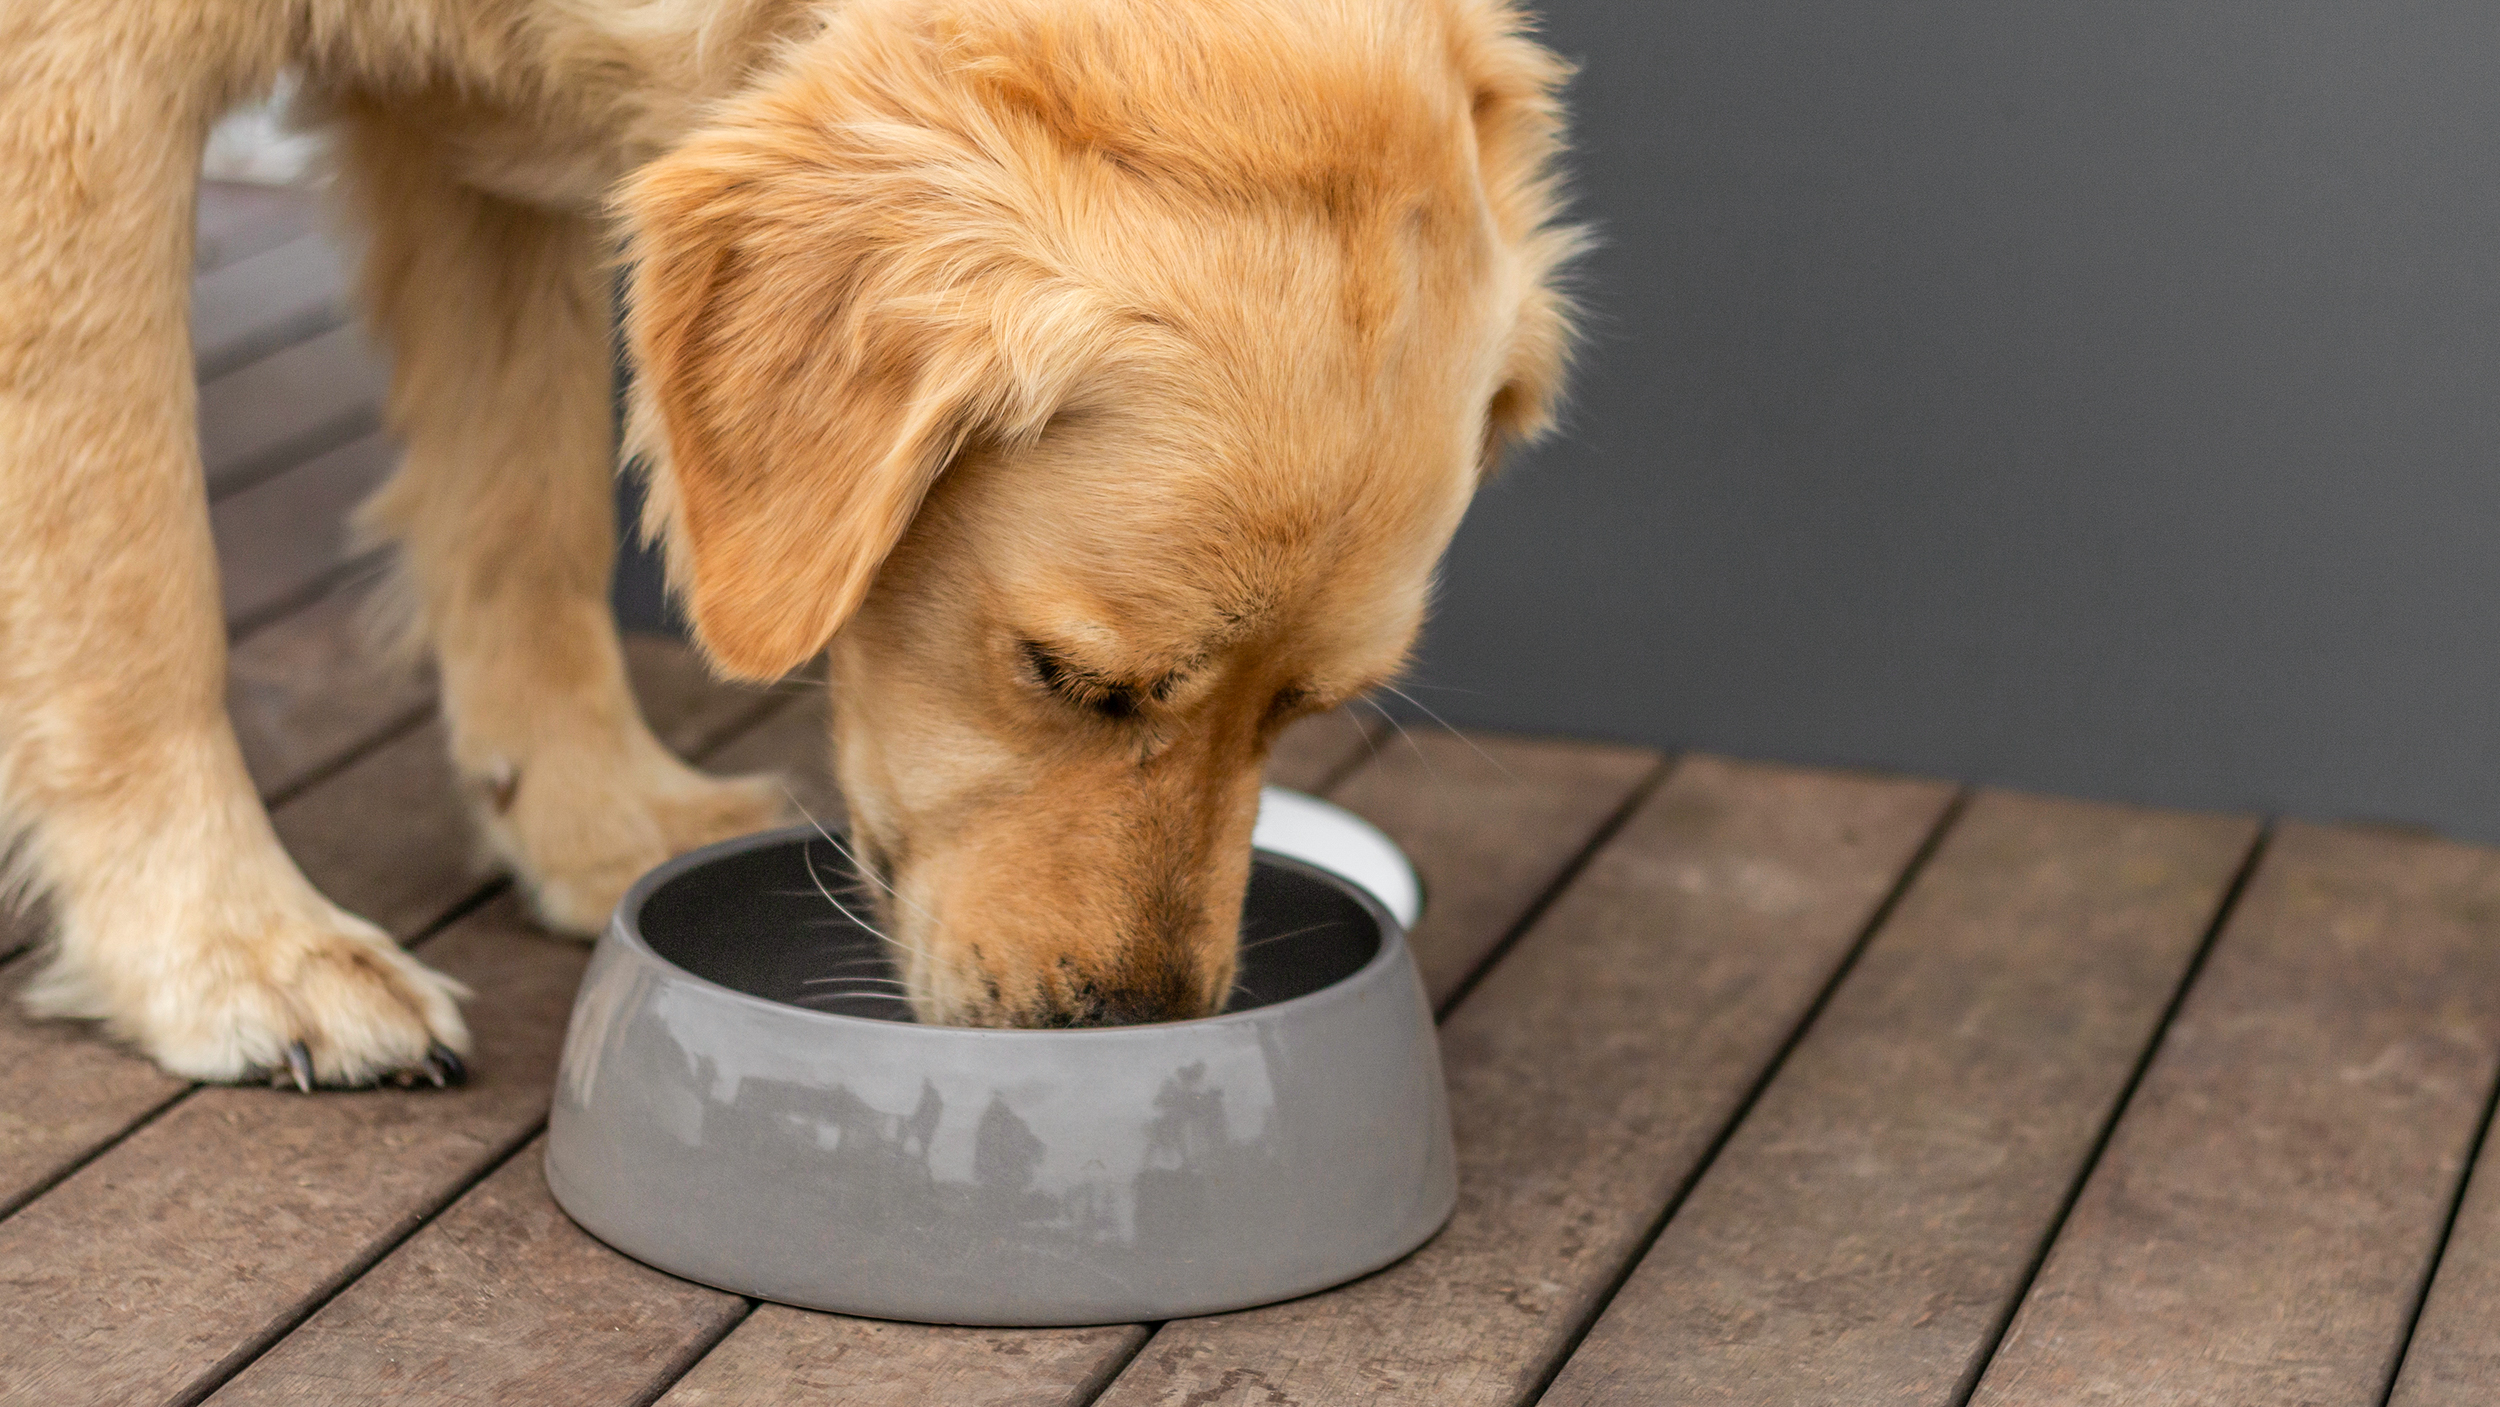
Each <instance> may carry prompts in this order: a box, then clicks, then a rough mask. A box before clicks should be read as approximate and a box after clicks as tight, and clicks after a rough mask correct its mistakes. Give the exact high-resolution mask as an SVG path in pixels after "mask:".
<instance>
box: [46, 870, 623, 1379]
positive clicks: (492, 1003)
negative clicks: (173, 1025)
mask: <svg viewBox="0 0 2500 1407" xmlns="http://www.w3.org/2000/svg"><path fill="white" fill-rule="evenodd" d="M423 951H424V954H425V958H426V961H427V962H429V963H432V964H434V965H436V966H438V967H440V968H441V969H443V970H444V971H446V972H449V973H451V974H452V975H453V976H455V977H458V978H460V979H461V980H463V981H465V982H467V983H468V984H469V985H470V986H471V987H473V988H474V989H476V992H477V997H476V999H475V1000H474V1001H472V1002H471V1003H470V1004H469V1006H468V1015H469V1023H470V1026H471V1029H472V1030H473V1031H474V1032H475V1033H476V1037H477V1053H476V1058H475V1059H474V1060H472V1061H471V1069H472V1071H473V1072H474V1073H473V1076H472V1078H471V1080H470V1082H469V1084H468V1085H467V1086H465V1087H463V1088H460V1089H456V1090H448V1091H437V1090H423V1091H399V1090H375V1091H366V1092H361V1093H353V1094H324V1095H320V1096H317V1097H313V1098H305V1097H303V1096H292V1097H290V1096H285V1095H280V1094H277V1093H274V1092H272V1091H269V1090H252V1089H228V1088H204V1089H200V1090H198V1091H196V1092H195V1093H193V1094H192V1095H191V1096H190V1097H188V1098H185V1099H183V1100H181V1101H179V1102H177V1103H176V1104H174V1105H173V1106H172V1107H171V1108H170V1109H168V1110H167V1111H166V1112H165V1113H164V1114H162V1115H161V1116H159V1117H158V1118H157V1119H155V1120H154V1121H153V1122H151V1123H149V1124H147V1125H146V1126H144V1127H142V1128H140V1129H139V1130H137V1131H136V1132H134V1133H132V1134H131V1135H130V1136H129V1137H127V1138H126V1139H124V1140H123V1141H122V1142H120V1143H119V1144H117V1145H115V1146H114V1147H113V1148H111V1149H110V1150H108V1151H106V1152H105V1153H104V1154H103V1155H102V1156H100V1157H98V1158H97V1159H96V1160H95V1161H93V1162H91V1163H88V1164H87V1165H86V1166H85V1167H83V1168H80V1169H79V1170H78V1171H77V1172H76V1173H74V1174H72V1175H71V1176H69V1177H68V1178H67V1179H65V1180H64V1181H62V1182H61V1184H60V1185H59V1186H57V1187H54V1188H53V1189H52V1190H51V1191H49V1192H47V1193H45V1194H44V1195H43V1196H41V1197H38V1198H36V1199H35V1200H34V1201H33V1202H30V1203H28V1204H27V1205H26V1206H25V1207H24V1208H23V1209H22V1210H20V1211H19V1212H18V1213H17V1214H16V1215H15V1216H12V1217H10V1218H9V1219H8V1220H6V1221H0V1343H6V1344H8V1345H9V1360H10V1371H9V1372H8V1373H6V1374H0V1403H11V1404H14V1403H26V1404H30V1405H34V1404H40V1407H57V1404H60V1403H69V1402H96V1403H105V1402H110V1403H116V1404H134V1407H135V1404H142V1403H156V1402H167V1401H173V1400H179V1399H182V1398H184V1397H186V1396H188V1395H190V1394H192V1393H194V1392H195V1391H196V1390H197V1389H199V1388H200V1387H203V1386H205V1385H209V1384H213V1383H215V1382H217V1381H218V1380H220V1379H221V1378H222V1377H224V1376H225V1375H226V1374H227V1373H229V1372H231V1371H232V1370H233V1369H234V1368H236V1367H239V1366H240V1365H241V1364H243V1363H244V1362H246V1361H248V1360H249V1359H250V1358H251V1357H252V1356H253V1355H254V1354H255V1353H257V1352H258V1350H259V1349H260V1347H261V1346H262V1345H264V1344H265V1343H267V1342H268V1341H270V1340H271V1339H272V1338H274V1337H275V1336H276V1335H277V1334H279V1333H281V1332H283V1331H284V1329H285V1328H286V1327H288V1326H289V1325H290V1324H292V1323H293V1322H295V1320H296V1319H297V1318H299V1317H300V1316H301V1315H302V1314H303V1313H304V1312H305V1310H306V1309H308V1308H309V1307H311V1306H312V1305H314V1304H316V1303H318V1302H319V1300H320V1299H321V1298H322V1297H324V1296H326V1295H327V1294H328V1293H329V1292H330V1291H331V1290H333V1289H334V1288H335V1287H337V1286H338V1285H341V1284H343V1283H345V1282H346V1281H348V1280H349V1279H352V1278H353V1277H354V1276H355V1274H356V1273H357V1272H358V1271H360V1270H361V1269H363V1267H365V1266H366V1265H368V1264H370V1263H371V1262H372V1261H373V1260H374V1259H375V1258H376V1257H378V1256H379V1255H380V1254H381V1253H382V1252H383V1251H384V1250H386V1249H388V1248H389V1247H390V1246H391V1245H392V1244H394V1243H395V1242H397V1241H399V1240H400V1239H401V1238H403V1237H405V1236H406V1235H407V1234H408V1233H409V1232H411V1231H413V1230H415V1229H416V1227H417V1226H418V1225H420V1224H421V1223H422V1222H423V1221H424V1220H425V1219H426V1218H428V1217H430V1216H431V1215H433V1213H434V1212H435V1211H436V1210H437V1209H439V1208H440V1207H441V1206H442V1205H443V1204H444V1203H446V1202H448V1201H450V1200H451V1199H452V1198H453V1197H454V1196H456V1195H457V1194H458V1193H459V1192H460V1191H461V1190H462V1188H463V1187H465V1186H466V1185H467V1184H468V1182H469V1181H470V1180H471V1179H472V1178H473V1177H475V1176H476V1174H477V1173H478V1171H479V1170H481V1169H483V1168H485V1167H488V1166H491V1165H492V1164H493V1163H494V1162H495V1161H496V1160H497V1159H499V1158H501V1157H502V1156H503V1155H504V1154H505V1153H507V1152H508V1151H510V1150H511V1149H512V1148H514V1147H515V1146H517V1145H518V1144H519V1143H520V1142H521V1141H522V1140H523V1139H525V1138H527V1137H528V1136H529V1134H530V1133H531V1132H533V1131H534V1130H535V1129H536V1128H537V1126H538V1123H539V1121H540V1120H541V1119H542V1118H543V1117H544V1116H545V1113H546V1105H547V1094H548V1089H549V1082H550V1079H551V1077H552V1075H553V1072H554V1067H555V1058H556V1050H557V1046H558V1044H559V1043H560V1041H561V1040H562V1036H563V1030H564V1019H565V1014H566V1012H567V1011H568V1010H569V1008H570V1007H571V1004H572V997H573V987H574V984H575V983H576V981H577V980H578V979H579V977H580V975H581V969H582V965H583V963H584V962H585V961H586V960H587V957H588V949H587V948H586V947H584V946H583V945H581V944H579V943H574V942H569V941H563V940H557V939H551V938H548V937H546V936H545V935H543V934H541V933H539V932H538V931H537V930H536V929H534V928H533V927H531V925H530V924H529V923H528V922H527V921H526V920H525V919H524V918H523V917H522V916H521V913H520V910H519V908H518V906H517V904H515V902H514V901H513V900H512V898H511V897H510V896H509V895H508V894H507V895H506V896H505V897H503V898H501V899H498V900H496V901H495V902H493V903H491V904H489V905H487V906H486V907H485V908H483V909H480V910H479V911H478V912H476V913H474V914H471V915H470V916H468V917H467V918H464V919H462V920H461V921H460V922H459V923H458V924H456V925H454V926H453V927H452V928H450V929H448V930H446V931H445V932H444V933H442V934H441V935H440V936H438V937H436V938H435V939H433V940H432V941H430V942H428V943H427V944H426V945H425V946H424V949H423Z"/></svg>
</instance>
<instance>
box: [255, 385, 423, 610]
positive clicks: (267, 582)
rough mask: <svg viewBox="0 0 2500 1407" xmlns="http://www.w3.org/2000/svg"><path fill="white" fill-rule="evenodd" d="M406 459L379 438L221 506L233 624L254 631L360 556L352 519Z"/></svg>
mask: <svg viewBox="0 0 2500 1407" xmlns="http://www.w3.org/2000/svg"><path fill="white" fill-rule="evenodd" d="M398 457H399V452H398V450H397V448H396V447H395V446H393V445H392V444H391V442H390V440H389V438H388V437H386V436H384V435H381V434H379V433H376V434H371V435H367V436H365V437H364V438H362V439H359V440H351V441H349V442H348V443H346V444H343V445H341V446H339V447H338V448H337V449H334V450H331V451H329V452H328V453H326V454H318V455H315V456H313V457H312V458H311V459H308V460H306V461H304V462H303V463H301V464H298V465H296V466H295V467H294V468H292V469H289V470H287V471H285V472H284V473H281V474H278V475H275V476H274V477H271V478H268V479H265V480H262V481H261V482H260V483H257V484H254V485H252V486H251V487H250V488H247V489H244V490H243V491H242V492H240V493H236V494H234V495H232V496H231V497H228V498H225V499H222V500H220V501H219V502H218V503H217V505H216V506H215V507H214V508H212V509H211V510H210V513H209V522H210V526H211V527H212V528H213V529H214V530H215V532H216V536H217V576H218V585H219V589H220V591H221V592H222V594H223V596H224V600H225V612H226V620H227V621H228V622H229V623H230V624H231V625H234V626H237V627H241V628H248V627H249V625H250V624H251V623H253V622H255V621H256V620H260V619H265V618H267V617H268V616H269V615H270V614H271V612H272V611H273V610H275V609H278V608H281V607H283V606H285V605H287V604H289V603H290V602H292V601H294V600H296V599H298V598H300V597H302V596H304V595H305V594H306V592H307V590H308V589H310V588H312V587H313V586H314V585H315V584H316V583H318V582H320V581H321V580H322V579H323V578H324V577H329V576H334V575H336V574H337V572H338V570H339V569H340V568H341V567H342V566H344V565H345V564H346V563H347V562H348V561H349V560H350V559H351V558H352V557H353V556H354V555H356V552H355V544H354V543H353V542H352V541H351V540H350V537H349V533H348V527H347V519H348V515H349V514H350V513H351V512H353V511H354V510H355V507H356V505H357V504H359V503H361V502H363V501H364V499H365V496H366V495H367V494H370V493H372V492H373V491H374V490H375V489H377V488H380V487H381V486H382V481H383V480H384V479H386V478H389V477H390V473H391V468H392V466H393V465H394V464H396V463H397V462H398Z"/></svg>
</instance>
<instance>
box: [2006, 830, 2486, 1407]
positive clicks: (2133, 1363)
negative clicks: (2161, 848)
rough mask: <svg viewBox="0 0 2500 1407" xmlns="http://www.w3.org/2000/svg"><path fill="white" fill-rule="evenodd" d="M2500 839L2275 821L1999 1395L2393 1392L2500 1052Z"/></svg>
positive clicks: (2016, 1403)
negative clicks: (2498, 934)
mask: <svg viewBox="0 0 2500 1407" xmlns="http://www.w3.org/2000/svg"><path fill="white" fill-rule="evenodd" d="M2495 912H2500V853H2495V852H2493V851H2490V850H2483V849H2477V848H2473V847H2468V846H2463V845H2454V844H2447V843H2443V842H2440V841H2435V840H2426V839H2419V838H2406V837H2399V836H2394V835H2388V834H2381V833H2372V832H2363V831H2359V830H2342V829H2324V828H2320V827H2315V826H2305V825H2296V826H2289V827H2286V828H2285V829H2284V831H2283V832H2282V833H2281V834H2280V835H2279V836H2278V837H2277V838H2276V839H2275V841H2274V842H2273V844H2272V845H2271V846H2270V848H2269V853H2268V854H2267V856H2266V858H2265V860H2264V862H2263V863H2262V865H2261V866H2260V867H2259V869H2258V871H2257V873H2256V875H2255V876H2254V878H2253V879H2252V880H2251V881H2250V884H2249V887H2248V890H2247V893H2246V895H2245V897H2244V898H2243V899H2242V900H2241V902H2240V904H2239V906H2238V909H2237V911H2236V912H2235V913H2234V914H2233V915H2232V917H2231V919H2230V921H2229V923H2228V924H2227V925H2226V926H2225V928H2224V931H2223V933H2222V935H2221V937H2220V939H2219V940H2218V941H2217V942H2216V944H2215V947H2214V951H2213V953H2212V955H2211V957H2210V958H2209V959H2208V960H2207V963H2206V966H2205V970H2204V972H2203V975H2202V976H2201V977H2200V978H2199V979H2198V981H2197V983H2196V986H2195V988H2194V989H2193V990H2191V991H2190V992H2189V993H2188V996H2187V999H2186V1001H2185V1002H2184V1003H2183V1004H2182V1005H2181V1007H2180V1011H2179V1015H2178V1017H2177V1019H2176V1020H2175V1021H2174V1022H2173V1023H2172V1025H2171V1027H2170V1030H2169V1031H2168V1033H2167V1034H2166V1035H2165V1037H2164V1038H2163V1041H2162V1045H2161V1049H2160V1051H2159V1052H2158V1053H2157V1054H2156V1056H2155V1058H2154V1060H2153V1063H2152V1064H2151V1066H2150V1067H2148V1068H2147V1070H2146V1072H2145V1076H2144V1080H2143V1082H2142V1084H2141V1085H2139V1086H2138V1088H2137V1090H2136V1093H2135V1095H2134V1097H2133V1098H2132V1099H2131V1100H2130V1101H2129V1103H2128V1107H2127V1110H2126V1112H2125V1114H2124V1115H2123V1116H2122V1117H2121V1118H2120V1120H2119V1123H2118V1126H2117V1128H2116V1130H2115V1131H2114V1132H2113V1133H2112V1135H2111V1138H2110V1142H2109V1146H2108V1149H2107V1151H2106V1152H2105V1153H2104V1155H2103V1156H2102V1158H2101V1160H2100V1164H2099V1166H2098V1167H2096V1168H2095V1169H2094V1170H2093V1173H2092V1176H2091V1179H2090V1180H2089V1181H2088V1182H2087V1183H2086V1184H2085V1186H2084V1189H2083V1192H2082V1194H2081V1196H2080V1197H2078V1199H2077V1200H2076V1203H2075V1208H2074V1211H2073V1213H2072V1215H2071V1216H2070V1217H2069V1218H2068V1219H2067V1222H2066V1225H2065V1228H2064V1230H2063V1231H2061V1232H2060V1233H2059V1235H2058V1238H2057V1241H2056V1244H2055V1245H2054V1246H2052V1247H2051V1248H2050V1251H2049V1255H2048V1258H2047V1260H2046V1262H2045V1263H2044V1264H2043V1265H2042V1267H2041V1270H2040V1274H2039V1278H2038V1279H2037V1281H2036V1282H2035V1283H2034V1284H2033V1286H2032V1289H2031V1292H2030V1294H2029V1295H2028V1296H2026V1297H2025V1299H2024V1302H2023V1306H2022V1308H2021V1310H2020V1312H2019V1313H2018V1314H2017V1315H2016V1316H2015V1319H2014V1322H2013V1325H2012V1328H2011V1330H2010V1331H2009V1332H2008V1334H2007V1336H2006V1339H2005V1343H2004V1346H2003V1348H2002V1349H2001V1350H2000V1351H1999V1352H1998V1354H1997V1356H1996V1359H1995V1361H1994V1362H1992V1363H1991V1364H1990V1365H1989V1367H1988V1370H1987V1374H1986V1376H1985V1377H1984V1378H1983V1379H1982V1380H1981V1382H1980V1385H1979V1390H1978V1393H1977V1395H1976V1396H1975V1397H1974V1399H1973V1400H1974V1401H1975V1402H1977V1403H1979V1404H1982V1407H2028V1404H2033V1403H2051V1402H2054V1403H2061V1404H2065V1403H2127V1404H2130V1407H2133V1404H2169V1403H2180V1404H2185V1403H2191V1402H2192V1403H2217V1402H2233V1403H2237V1402H2247V1403H2321V1404H2324V1403H2375V1402H2377V1401H2378V1400H2379V1395H2380V1393H2381V1392H2382V1391H2383V1390H2384V1388H2385V1386H2386V1384H2387V1383H2388V1381H2389V1380H2390V1378H2391V1376H2392V1374H2393V1372H2394V1369H2395V1366H2396V1356H2397V1354H2398V1352H2399V1351H2400V1350H2401V1348H2402V1346H2403V1343H2404V1335H2405V1329H2406V1326H2407V1323H2408V1321H2409V1319H2410V1317H2411V1314H2412V1309H2413V1306H2414V1302H2415V1296H2416V1294H2417V1290H2418V1287H2419V1286H2420V1284H2421V1283H2422V1279H2423V1276H2424V1273H2425V1271H2426V1269H2427V1267H2428V1265H2429V1262H2430V1257H2431V1255H2432V1253H2433V1251H2434V1250H2435V1249H2436V1248H2437V1246H2438V1244H2439V1237H2440V1234H2441V1232H2442V1230H2443V1228H2444V1226H2445V1223H2446V1220H2447V1213H2448V1209H2449V1206H2450V1202H2451V1197H2452V1194H2453V1191H2454V1189H2455V1187H2456V1185H2457V1179H2458V1177H2459V1176H2460V1175H2461V1173H2462V1171H2463V1168H2464V1164H2465V1159H2466V1157H2467V1156H2468V1150H2469V1149H2470V1148H2471V1146H2472V1140H2473V1138H2474V1135H2475V1131H2476V1126H2477V1124H2478V1122H2479V1120H2480V1118H2481V1115H2482V1111H2483V1100H2484V1095H2485V1092H2486V1091H2487V1090H2488V1089H2489V1088H2490V1082H2491V1079H2492V1074H2493V1070H2494V1068H2495V1065H2496V1064H2500V944H2495V943H2494V942H2493V941H2492V931H2491V925H2492V918H2491V916H2492V915H2493V914H2494V913H2495Z"/></svg>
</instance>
